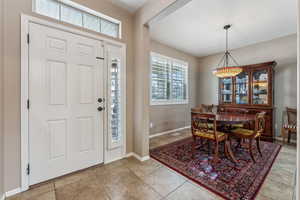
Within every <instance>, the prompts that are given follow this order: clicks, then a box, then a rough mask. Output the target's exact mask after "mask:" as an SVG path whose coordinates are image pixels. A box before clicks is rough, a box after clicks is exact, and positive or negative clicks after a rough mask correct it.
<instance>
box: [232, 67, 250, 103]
mask: <svg viewBox="0 0 300 200" xmlns="http://www.w3.org/2000/svg"><path fill="white" fill-rule="evenodd" d="M248 82H249V75H248V72H242V73H240V74H239V75H237V76H236V78H235V102H236V104H248V103H249V91H248V90H249V87H248V86H249V85H248Z"/></svg>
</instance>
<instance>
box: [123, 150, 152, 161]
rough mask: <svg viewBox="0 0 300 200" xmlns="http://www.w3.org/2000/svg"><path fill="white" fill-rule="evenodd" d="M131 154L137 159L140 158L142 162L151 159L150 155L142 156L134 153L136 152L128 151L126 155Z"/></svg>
mask: <svg viewBox="0 0 300 200" xmlns="http://www.w3.org/2000/svg"><path fill="white" fill-rule="evenodd" d="M131 156H133V157H135V158H136V159H137V160H139V161H141V162H144V161H146V160H149V159H150V156H144V157H141V156H139V155H138V154H136V153H134V152H131V153H128V154H127V155H126V157H127V158H128V157H131Z"/></svg>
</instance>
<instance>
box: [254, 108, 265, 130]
mask: <svg viewBox="0 0 300 200" xmlns="http://www.w3.org/2000/svg"><path fill="white" fill-rule="evenodd" d="M265 128H266V112H260V113H257V114H256V117H255V131H254V135H255V134H260V135H261V134H262V133H263V132H265Z"/></svg>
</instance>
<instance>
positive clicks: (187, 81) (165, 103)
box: [149, 52, 189, 106]
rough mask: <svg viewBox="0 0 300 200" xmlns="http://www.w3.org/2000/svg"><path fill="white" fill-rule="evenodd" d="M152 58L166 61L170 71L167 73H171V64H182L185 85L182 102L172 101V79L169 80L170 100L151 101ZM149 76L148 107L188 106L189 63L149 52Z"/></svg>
mask: <svg viewBox="0 0 300 200" xmlns="http://www.w3.org/2000/svg"><path fill="white" fill-rule="evenodd" d="M153 57H158V58H160V59H165V60H167V63H168V64H169V65H170V70H169V72H168V73H171V71H172V65H173V62H175V63H177V64H182V65H183V68H184V69H185V72H186V73H185V85H186V91H185V92H186V96H185V98H186V99H184V100H178V99H172V87H173V85H172V78H171V80H170V81H171V84H170V91H169V93H170V97H169V98H170V99H164V100H156V99H152V64H153V59H152V58H153ZM149 63H150V73H149V74H150V75H149V79H150V81H149V82H150V105H151V106H156V105H184V104H188V103H189V79H188V77H189V63H188V62H186V61H183V60H179V59H177V58H171V57H168V56H165V55H161V54H159V53H156V52H150V62H149Z"/></svg>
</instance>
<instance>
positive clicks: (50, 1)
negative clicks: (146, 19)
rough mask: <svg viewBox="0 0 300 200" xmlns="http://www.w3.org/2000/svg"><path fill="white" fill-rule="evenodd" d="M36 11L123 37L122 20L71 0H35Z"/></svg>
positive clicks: (113, 35)
mask: <svg viewBox="0 0 300 200" xmlns="http://www.w3.org/2000/svg"><path fill="white" fill-rule="evenodd" d="M33 5H34V6H33V10H34V12H36V13H38V14H41V15H45V16H48V17H51V18H54V19H57V20H59V21H62V22H66V23H69V24H73V25H75V26H80V27H82V28H86V29H89V30H92V31H96V32H99V33H102V34H105V35H108V36H111V37H114V38H121V34H120V33H121V22H120V21H118V20H117V19H114V18H111V17H109V16H106V15H104V14H102V13H99V12H96V11H94V10H92V9H89V8H87V7H84V6H82V5H80V4H78V3H75V2H73V1H70V0H33Z"/></svg>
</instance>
